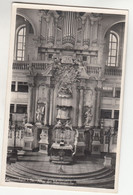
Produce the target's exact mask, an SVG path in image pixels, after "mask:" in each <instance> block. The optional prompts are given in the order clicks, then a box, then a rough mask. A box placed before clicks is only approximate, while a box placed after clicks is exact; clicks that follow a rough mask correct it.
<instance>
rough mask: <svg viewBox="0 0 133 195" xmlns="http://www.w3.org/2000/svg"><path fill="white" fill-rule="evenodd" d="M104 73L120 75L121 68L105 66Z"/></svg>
mask: <svg viewBox="0 0 133 195" xmlns="http://www.w3.org/2000/svg"><path fill="white" fill-rule="evenodd" d="M104 74H105V75H106V76H121V75H122V69H121V68H117V67H108V66H106V67H105V72H104Z"/></svg>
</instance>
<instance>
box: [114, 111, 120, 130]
mask: <svg viewBox="0 0 133 195" xmlns="http://www.w3.org/2000/svg"><path fill="white" fill-rule="evenodd" d="M114 119H116V120H115V122H114V130H115V131H117V130H118V126H119V110H114Z"/></svg>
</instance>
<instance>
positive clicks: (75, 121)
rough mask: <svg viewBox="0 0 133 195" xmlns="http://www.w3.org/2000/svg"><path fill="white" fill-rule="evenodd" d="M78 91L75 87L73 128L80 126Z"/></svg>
mask: <svg viewBox="0 0 133 195" xmlns="http://www.w3.org/2000/svg"><path fill="white" fill-rule="evenodd" d="M78 97H79V94H78V89H77V88H76V87H75V89H74V102H73V103H74V110H73V126H75V127H77V126H78V117H77V116H78Z"/></svg>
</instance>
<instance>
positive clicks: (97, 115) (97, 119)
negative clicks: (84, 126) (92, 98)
mask: <svg viewBox="0 0 133 195" xmlns="http://www.w3.org/2000/svg"><path fill="white" fill-rule="evenodd" d="M101 89H102V88H101V87H97V88H96V113H95V127H99V125H100V104H101Z"/></svg>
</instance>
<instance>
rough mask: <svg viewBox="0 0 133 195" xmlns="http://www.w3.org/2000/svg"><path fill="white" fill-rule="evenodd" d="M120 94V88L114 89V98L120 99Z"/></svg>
mask: <svg viewBox="0 0 133 195" xmlns="http://www.w3.org/2000/svg"><path fill="white" fill-rule="evenodd" d="M120 94H121V89H120V88H115V97H116V98H120Z"/></svg>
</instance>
